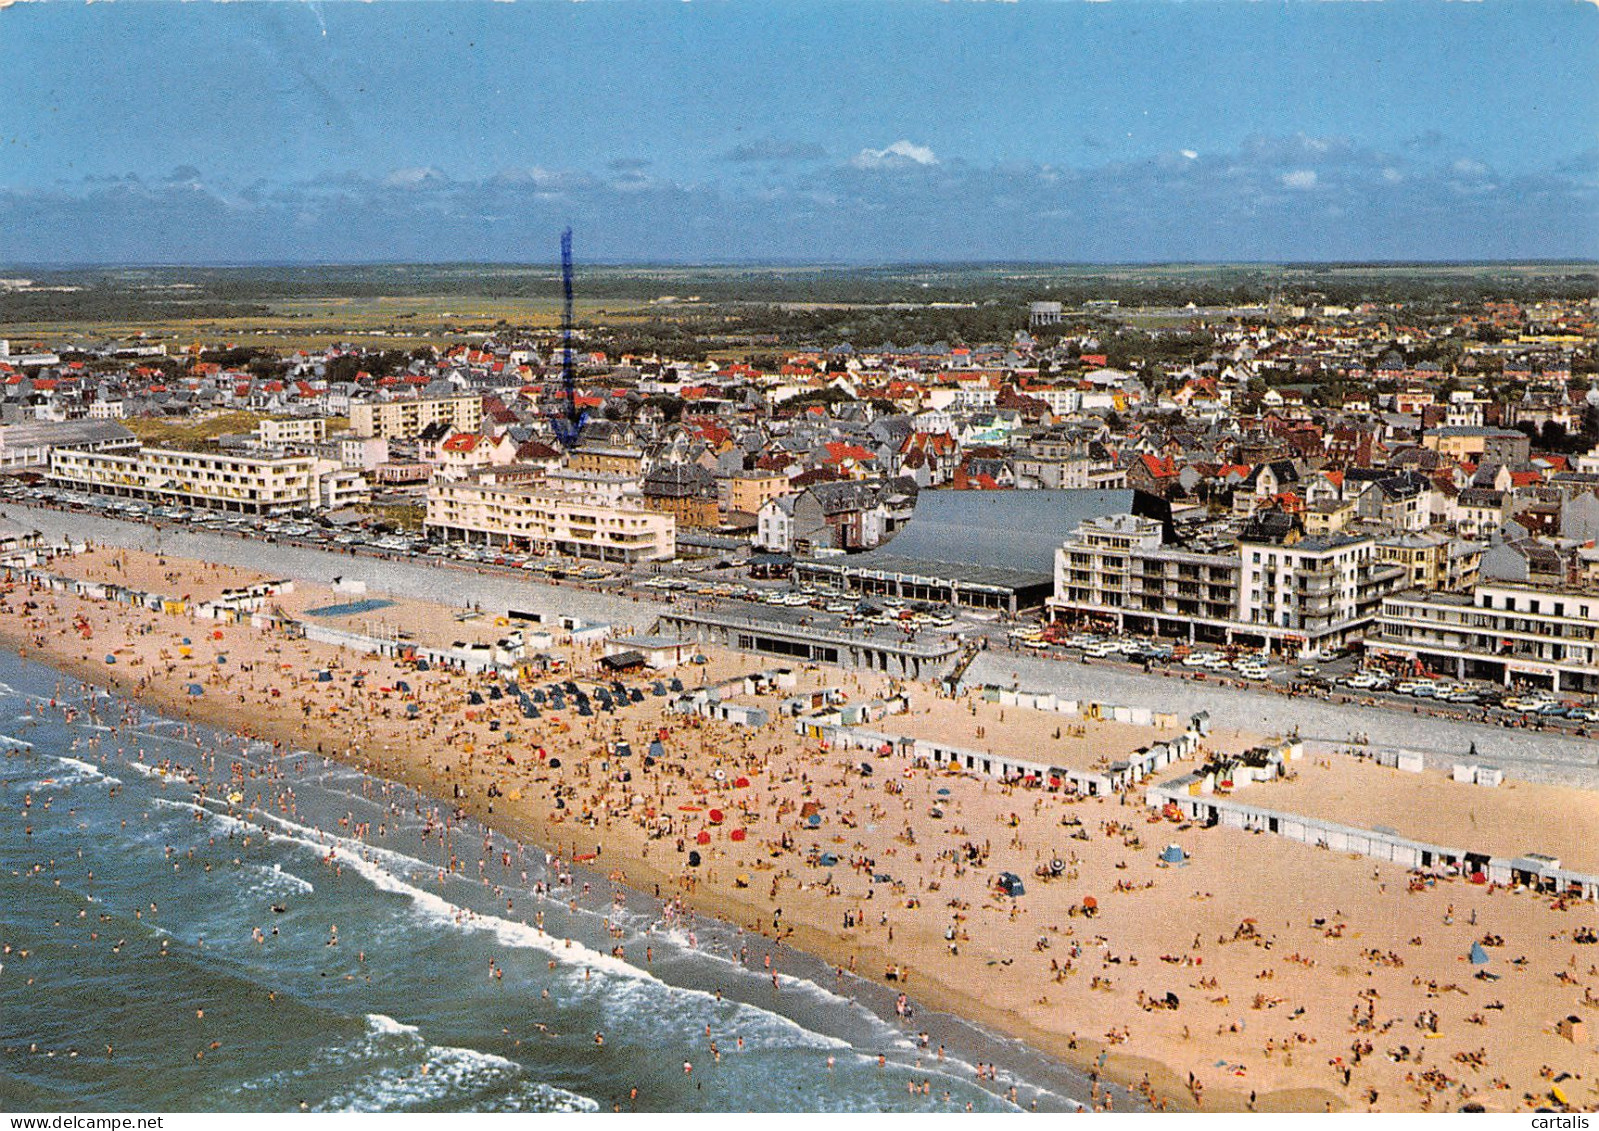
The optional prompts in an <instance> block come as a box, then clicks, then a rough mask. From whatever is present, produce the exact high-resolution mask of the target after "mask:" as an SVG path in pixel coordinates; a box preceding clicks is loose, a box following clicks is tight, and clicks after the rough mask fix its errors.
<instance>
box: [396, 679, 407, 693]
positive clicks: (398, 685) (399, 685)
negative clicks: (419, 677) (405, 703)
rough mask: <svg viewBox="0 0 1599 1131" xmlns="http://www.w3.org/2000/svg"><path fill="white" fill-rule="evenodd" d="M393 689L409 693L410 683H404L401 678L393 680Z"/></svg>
mask: <svg viewBox="0 0 1599 1131" xmlns="http://www.w3.org/2000/svg"><path fill="white" fill-rule="evenodd" d="M394 689H395V690H396V691H403V692H405V693H406V694H407V695H409V694H410V693H411V685H410V684H409V683H406V682H405V680H403V679H401V680H396V681H395V683H394Z"/></svg>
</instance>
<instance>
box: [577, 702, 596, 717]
mask: <svg viewBox="0 0 1599 1131" xmlns="http://www.w3.org/2000/svg"><path fill="white" fill-rule="evenodd" d="M577 713H578V714H580V715H582V716H583V717H584V718H585V719H592V718H593V717H594V712H593V711H592V710H591V709H590V708H589V705H588V704H587V703H579V704H578V705H577Z"/></svg>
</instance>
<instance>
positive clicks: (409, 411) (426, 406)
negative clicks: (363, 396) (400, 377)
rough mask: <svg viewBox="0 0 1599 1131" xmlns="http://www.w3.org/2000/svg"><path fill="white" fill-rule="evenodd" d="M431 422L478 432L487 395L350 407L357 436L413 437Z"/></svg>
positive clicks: (365, 404) (453, 428) (368, 402)
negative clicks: (483, 396) (484, 397)
mask: <svg viewBox="0 0 1599 1131" xmlns="http://www.w3.org/2000/svg"><path fill="white" fill-rule="evenodd" d="M430 424H443V425H445V426H446V427H448V428H450V429H451V430H452V431H456V432H476V431H477V430H478V429H479V428H481V427H482V426H483V398H482V397H478V396H464V397H418V398H416V399H412V400H394V401H366V402H364V403H361V404H352V405H351V406H350V432H351V434H352V435H355V436H376V437H380V438H382V439H385V440H413V439H415V438H416V437H417V436H419V435H420V434H421V433H422V430H423V429H424V428H426V427H428V425H430Z"/></svg>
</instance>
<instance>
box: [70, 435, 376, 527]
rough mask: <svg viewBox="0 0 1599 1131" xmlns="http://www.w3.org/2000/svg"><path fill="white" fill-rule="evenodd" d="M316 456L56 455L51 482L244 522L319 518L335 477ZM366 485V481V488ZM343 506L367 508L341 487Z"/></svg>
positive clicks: (151, 451)
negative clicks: (220, 513)
mask: <svg viewBox="0 0 1599 1131" xmlns="http://www.w3.org/2000/svg"><path fill="white" fill-rule="evenodd" d="M336 470H339V469H338V465H337V464H336V463H334V462H333V461H332V460H322V459H318V458H317V457H315V456H248V455H235V454H232V453H224V452H194V451H186V450H183V449H177V448H141V449H139V450H137V451H134V452H131V453H127V454H123V453H116V452H90V451H79V450H76V449H59V448H58V449H56V450H54V451H52V452H51V453H50V471H49V473H48V476H47V478H48V479H49V480H50V482H51V483H52V484H54V485H55V486H57V487H65V488H68V489H71V490H77V491H94V492H99V493H102V494H109V495H121V496H125V497H127V498H134V499H148V500H152V501H156V502H162V503H178V504H181V505H184V506H195V507H211V508H214V509H217V510H226V511H237V512H240V513H243V514H270V513H274V512H279V511H295V510H313V509H315V508H317V507H318V506H320V505H321V499H322V493H321V488H320V479H321V477H322V476H323V475H324V474H326V473H328V472H332V471H336ZM363 483H364V481H363ZM334 493H335V494H336V495H337V497H338V498H339V499H340V501H341V502H342V503H349V502H356V501H360V491H359V489H357V488H356V486H355V485H354V484H352V483H351V482H349V481H347V480H341V481H340V483H339V484H338V485H337V487H336V488H335V489H334Z"/></svg>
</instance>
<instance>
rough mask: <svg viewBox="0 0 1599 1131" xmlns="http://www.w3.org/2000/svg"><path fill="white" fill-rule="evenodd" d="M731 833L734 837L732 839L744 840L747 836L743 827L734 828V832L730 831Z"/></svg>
mask: <svg viewBox="0 0 1599 1131" xmlns="http://www.w3.org/2000/svg"><path fill="white" fill-rule="evenodd" d="M729 835H730V836H731V837H732V839H734V840H743V839H744V836H745V833H744V830H743V829H734V830H733V831H732V833H730V834H729Z"/></svg>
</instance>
